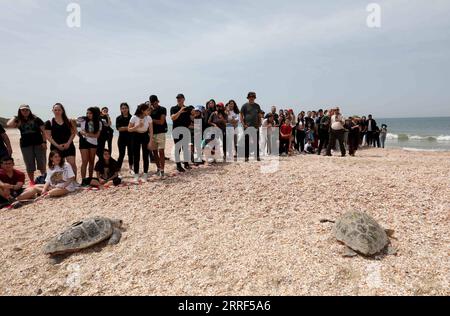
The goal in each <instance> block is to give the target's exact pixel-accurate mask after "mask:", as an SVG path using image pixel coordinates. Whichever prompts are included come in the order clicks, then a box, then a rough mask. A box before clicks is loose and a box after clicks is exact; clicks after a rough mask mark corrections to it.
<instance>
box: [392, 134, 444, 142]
mask: <svg viewBox="0 0 450 316" xmlns="http://www.w3.org/2000/svg"><path fill="white" fill-rule="evenodd" d="M386 139H388V140H399V141H408V140H415V141H429V142H450V135H440V136H419V135H409V134H392V133H388V134H387V136H386Z"/></svg>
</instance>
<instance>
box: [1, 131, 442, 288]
mask: <svg viewBox="0 0 450 316" xmlns="http://www.w3.org/2000/svg"><path fill="white" fill-rule="evenodd" d="M8 134H9V136H10V138H11V141H12V143H13V144H14V146H15V148H14V151H15V158H16V166H17V167H19V169H22V170H23V162H22V158H21V154H20V149H19V148H18V146H17V144H18V132H17V131H13V130H8ZM77 148H78V147H77ZM77 155H78V156H79V153H78V152H77ZM116 155H117V150H116V151H115V153H113V156H114V157H116ZM78 158H79V157H78ZM264 164H265V163H249V164H244V163H237V164H236V163H231V164H219V165H218V166H215V167H210V168H201V169H197V170H193V171H191V172H189V173H187V174H186V175H183V176H180V177H176V178H172V179H168V180H165V181H163V182H151V183H148V184H145V185H142V186H137V187H136V186H130V187H127V188H112V189H109V190H105V191H100V192H94V191H89V192H87V191H82V192H79V193H75V194H73V195H70V196H67V197H64V198H61V199H58V200H45V201H42V202H38V203H36V204H33V205H29V206H25V207H23V208H20V209H17V210H1V211H0V249H1V251H0V262H1V264H0V295H39V294H40V295H450V285H449V284H450V283H449V282H450V259H449V258H450V256H449V255H450V251H449V249H450V247H449V246H450V237H449V231H450V218H449V217H450V153H449V152H440V153H432V152H407V151H403V150H401V149H387V150H382V149H368V150H363V151H359V152H358V153H357V157H355V158H353V157H346V158H340V157H333V158H327V157H319V156H316V155H308V156H303V155H302V156H294V157H289V158H280V161H279V165H278V171H277V172H276V173H273V174H271V173H264V172H262V170H265V169H264V168H262V166H264ZM124 165H126V163H125V164H124ZM151 168H152V169H151V170H152V171H155V166H154V165H152V166H151ZM169 168H171V169H172V168H173V164H172V163H171V164H170V165H169ZM350 210H361V211H365V212H367V213H368V214H370V215H372V216H373V217H374V218H375V219H377V220H378V221H379V222H380V223H381V224H382V225H383V226H385V227H386V228H390V229H394V230H395V231H396V234H395V235H396V238H397V240H392V243H393V245H394V246H395V247H396V248H397V249H398V254H397V256H381V257H377V258H375V259H367V258H363V257H356V258H351V259H349V258H343V257H342V256H341V252H342V250H343V246H341V245H340V244H339V243H337V242H336V240H335V238H334V237H333V234H332V224H321V223H320V219H323V218H329V219H335V218H336V217H338V216H339V215H342V214H343V213H344V212H346V211H350ZM93 216H106V217H110V218H118V219H122V220H123V221H124V223H125V227H126V231H125V232H124V233H123V238H122V240H121V242H120V243H119V244H118V245H117V246H113V247H110V246H104V245H100V246H97V247H94V248H92V249H90V250H86V251H83V252H80V253H76V254H73V255H71V256H70V257H68V258H66V259H65V260H64V261H63V262H61V263H60V264H58V265H52V264H50V262H49V259H48V258H47V257H46V256H45V255H44V254H43V247H44V245H45V244H46V243H47V242H48V241H49V240H50V239H51V238H52V237H54V236H55V235H56V234H57V233H59V232H61V230H63V229H64V228H65V227H67V226H68V225H70V224H71V223H73V222H76V221H78V220H82V219H85V218H89V217H93Z"/></svg>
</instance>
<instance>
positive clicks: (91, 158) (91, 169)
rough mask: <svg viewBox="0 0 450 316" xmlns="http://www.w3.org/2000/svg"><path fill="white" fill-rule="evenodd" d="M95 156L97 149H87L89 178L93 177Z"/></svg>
mask: <svg viewBox="0 0 450 316" xmlns="http://www.w3.org/2000/svg"><path fill="white" fill-rule="evenodd" d="M96 154H97V149H95V148H92V149H89V178H92V177H93V176H94V164H95V155H96Z"/></svg>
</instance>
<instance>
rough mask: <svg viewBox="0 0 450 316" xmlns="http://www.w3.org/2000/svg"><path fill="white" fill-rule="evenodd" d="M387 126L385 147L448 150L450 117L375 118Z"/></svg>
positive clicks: (378, 122)
mask: <svg viewBox="0 0 450 316" xmlns="http://www.w3.org/2000/svg"><path fill="white" fill-rule="evenodd" d="M375 120H376V121H377V124H378V125H379V126H381V125H382V124H386V125H387V126H388V135H387V140H386V146H387V147H397V148H403V149H405V150H410V151H450V117H422V118H385V119H383V118H378V119H377V118H375Z"/></svg>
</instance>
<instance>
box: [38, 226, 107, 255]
mask: <svg viewBox="0 0 450 316" xmlns="http://www.w3.org/2000/svg"><path fill="white" fill-rule="evenodd" d="M112 233H113V227H112V224H111V220H109V219H107V218H101V217H96V218H92V219H88V220H85V221H82V222H77V223H74V224H73V225H72V226H70V227H69V228H67V229H66V230H65V231H64V232H62V233H61V234H59V235H58V236H57V237H55V238H53V239H52V240H51V241H50V242H49V243H48V244H47V245H46V247H45V250H44V252H45V254H48V255H58V254H64V253H71V252H76V251H79V250H82V249H86V248H89V247H91V246H93V245H95V244H98V243H100V242H102V241H104V240H106V239H108V238H110V237H111V235H112Z"/></svg>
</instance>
